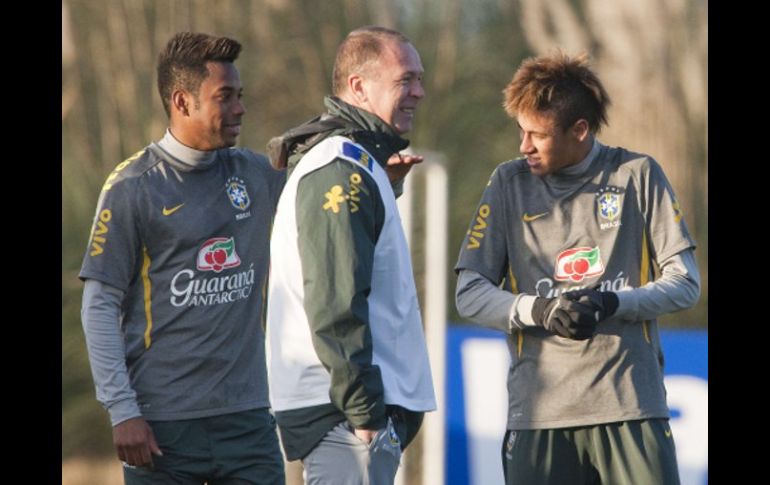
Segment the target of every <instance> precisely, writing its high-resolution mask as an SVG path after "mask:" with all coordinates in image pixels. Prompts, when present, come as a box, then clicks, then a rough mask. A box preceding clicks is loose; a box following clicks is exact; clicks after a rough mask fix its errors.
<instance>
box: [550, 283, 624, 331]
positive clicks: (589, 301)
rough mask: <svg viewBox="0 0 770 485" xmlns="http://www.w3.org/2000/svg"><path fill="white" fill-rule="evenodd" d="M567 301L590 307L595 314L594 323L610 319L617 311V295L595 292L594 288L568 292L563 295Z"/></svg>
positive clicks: (607, 292)
mask: <svg viewBox="0 0 770 485" xmlns="http://www.w3.org/2000/svg"><path fill="white" fill-rule="evenodd" d="M563 296H565V297H566V298H567V299H569V300H571V301H575V302H578V303H582V304H583V305H588V306H590V307H591V308H592V309H593V311H594V314H595V317H594V318H596V322H597V323H598V322H601V321H604V320H606V319H608V318H610V317H611V316H612V315H613V314H614V313H615V311H616V310H617V309H618V303H619V301H618V295H616V294H615V293H613V292H611V291H597V290H596V288H584V289H582V290H575V291H568V292H566V293H564V295H563Z"/></svg>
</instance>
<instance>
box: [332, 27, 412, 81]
mask: <svg viewBox="0 0 770 485" xmlns="http://www.w3.org/2000/svg"><path fill="white" fill-rule="evenodd" d="M389 40H392V41H397V42H403V43H406V44H411V42H410V41H409V39H408V38H407V37H406V36H405V35H404V34H402V33H401V32H398V31H397V30H393V29H389V28H387V27H380V26H377V25H367V26H366V27H361V28H359V29H356V30H354V31H352V32H351V33H349V34H348V36H347V37H345V40H343V41H342V43H341V44H340V46H339V47H338V48H337V57H336V58H335V59H334V73H333V74H332V92H333V93H334V94H335V95H336V96H339V95H341V94H342V93H344V92H345V87H346V86H347V79H348V76H349V75H350V74H352V73H362V72H364V71H366V69H367V68H368V67H369V64H370V63H372V62H374V61H376V60H377V59H379V57H380V55H381V54H382V47H383V44H384V43H385V42H386V41H389Z"/></svg>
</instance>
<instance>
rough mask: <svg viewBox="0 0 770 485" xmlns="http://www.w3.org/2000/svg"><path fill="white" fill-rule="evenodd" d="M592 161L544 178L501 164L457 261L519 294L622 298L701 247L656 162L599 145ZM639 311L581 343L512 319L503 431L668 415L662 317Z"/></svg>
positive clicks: (522, 166) (521, 165)
mask: <svg viewBox="0 0 770 485" xmlns="http://www.w3.org/2000/svg"><path fill="white" fill-rule="evenodd" d="M587 158H588V159H587V160H585V161H584V162H582V163H581V164H579V165H580V166H575V167H570V168H569V169H565V170H562V171H560V172H558V173H556V174H553V175H549V176H546V177H537V176H534V175H533V174H532V173H531V172H530V170H529V168H528V166H527V164H526V160H525V159H518V160H513V161H510V162H506V163H503V164H501V165H500V166H499V167H497V169H496V170H495V172H494V173H493V174H492V176H491V178H490V182H489V185H488V186H487V188H486V190H485V192H484V195H483V196H482V200H481V202H480V204H479V208H478V209H477V212H476V214H475V216H474V219H473V221H472V222H471V225H470V228H469V230H468V234H467V236H466V238H465V240H464V241H463V247H462V249H461V251H460V256H459V261H458V263H457V265H456V267H455V269H456V270H458V271H459V270H471V271H473V272H476V273H478V274H480V275H482V276H483V277H484V278H486V279H487V280H489V281H491V282H492V283H494V284H500V283H502V285H503V289H504V290H506V291H508V292H510V293H512V294H514V295H519V294H526V295H537V296H541V297H553V296H557V295H558V294H560V293H561V292H563V291H568V290H572V289H577V288H584V287H589V286H590V287H593V286H594V285H597V284H598V285H600V289H601V290H602V291H615V292H619V297H620V298H621V300H623V299H624V298H623V296H622V295H623V293H624V292H627V291H630V290H631V289H633V288H640V287H643V286H645V285H646V284H647V283H648V282H650V281H652V279H653V262H657V263H659V264H662V265H665V262H669V261H671V260H672V259H675V256H676V255H678V254H680V253H683V252H685V251H688V250H690V249H692V248H694V246H695V245H694V242H693V241H692V239H691V237H690V235H689V233H688V231H687V228H686V226H685V222H684V219H683V218H682V213H681V210H680V208H679V204H678V203H677V201H676V198H675V197H674V193H673V191H672V189H671V186H670V185H669V183H668V181H667V180H666V178H665V175H664V174H663V171H662V170H661V168H660V166H659V165H658V164H657V162H655V161H654V160H653V159H651V158H650V157H648V156H645V155H642V154H637V153H632V152H628V151H627V150H624V149H622V148H613V147H606V146H603V145H601V144H599V143H598V142H597V143H596V144H595V146H594V150H592V153H591V155H590V156H589V157H587ZM685 254H686V253H685ZM693 276H694V277H695V278H696V279H697V274H695V275H693ZM694 286H695V288H696V291H695V294H696V295H697V282H695V285H694ZM645 291H646V290H645ZM689 301H690V304H691V302H692V301H693V300H692V299H689ZM508 306H509V307H510V306H511V303H510V300H509V303H508ZM515 306H516V305H515V304H514V305H513V307H514V308H515ZM632 314H633V315H635V314H637V312H628V311H626V312H624V313H623V314H620V313H619V314H617V315H615V316H613V317H612V318H610V319H608V320H606V321H604V322H602V323H600V324H599V326H598V327H597V333H596V335H595V336H594V337H593V338H591V339H589V340H584V341H575V340H569V339H565V338H562V337H559V336H556V335H553V334H550V333H549V332H547V331H546V330H545V329H543V328H541V327H535V326H528V325H526V323H527V322H516V319H515V318H514V319H513V320H514V321H513V322H512V323H514V325H513V327H514V329H513V330H514V331H515V333H513V334H512V335H510V336H509V337H508V348H509V351H510V354H511V367H510V369H509V373H508V395H509V411H508V429H514V430H520V429H550V428H562V427H571V426H583V425H592V424H600V423H608V422H617V421H626V420H633V419H645V418H653V417H668V409H667V407H666V399H665V388H664V386H663V354H662V351H661V348H660V342H659V338H658V331H657V323H656V321H655V320H654V319H651V320H642V321H638V320H632V319H629V318H628V317H627V316H628V315H632ZM638 314H643V312H641V311H640V312H638ZM527 319H528V320H531V318H527ZM522 323H524V324H522ZM494 326H495V327H500V324H499V323H497V324H494Z"/></svg>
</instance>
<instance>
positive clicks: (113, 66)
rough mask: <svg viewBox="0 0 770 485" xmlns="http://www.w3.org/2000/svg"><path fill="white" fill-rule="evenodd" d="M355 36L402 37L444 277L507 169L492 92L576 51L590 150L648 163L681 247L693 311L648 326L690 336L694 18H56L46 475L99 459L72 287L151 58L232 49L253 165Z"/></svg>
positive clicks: (661, 7) (702, 167) (417, 13)
mask: <svg viewBox="0 0 770 485" xmlns="http://www.w3.org/2000/svg"><path fill="white" fill-rule="evenodd" d="M367 24H380V25H385V26H389V27H393V28H396V29H398V30H400V31H402V32H404V33H405V34H406V35H407V36H408V37H409V38H410V39H411V40H412V41H413V43H414V45H415V46H416V47H417V50H418V51H419V52H420V54H421V56H422V61H423V64H424V67H425V90H426V92H427V96H426V98H425V99H424V101H423V102H422V104H421V106H420V108H419V110H418V115H417V121H416V127H415V130H414V131H413V132H412V133H411V134H410V139H411V140H412V148H413V149H414V150H415V152H417V153H420V150H426V151H427V150H430V151H436V152H440V153H442V154H443V155H444V157H445V160H446V164H447V168H448V170H449V179H450V204H451V205H450V209H449V223H450V233H449V235H448V241H449V260H448V261H447V262H446V264H447V266H448V267H451V266H453V265H454V263H455V260H456V257H457V251H458V250H459V247H460V243H461V241H462V238H463V235H464V233H465V231H466V229H467V226H468V223H469V221H470V220H471V217H472V215H473V212H474V210H475V208H476V204H477V203H478V200H479V197H480V196H481V193H482V191H483V189H484V187H485V185H486V181H487V179H488V177H489V175H490V173H491V172H492V170H493V169H494V167H495V166H496V165H498V164H499V163H501V162H503V161H505V160H509V159H511V158H514V157H517V156H519V153H518V146H519V139H518V132H517V129H516V125H515V122H513V121H512V120H510V119H508V118H506V116H505V113H504V112H503V110H502V108H501V102H502V95H501V90H502V89H503V87H504V86H505V85H506V83H507V82H508V81H509V80H510V78H511V76H512V75H513V72H514V71H515V69H516V68H517V67H518V65H519V63H520V62H521V61H522V60H523V59H524V58H525V57H528V56H532V55H537V54H542V53H546V52H549V51H551V50H552V49H554V48H557V47H561V48H563V49H564V50H565V51H566V52H568V53H570V54H575V53H578V52H579V51H582V50H585V51H587V52H588V53H589V54H590V56H591V58H592V61H593V65H594V67H595V69H596V71H597V72H598V74H599V76H600V78H601V79H602V80H603V82H604V83H605V87H606V88H607V90H608V91H609V93H610V96H611V97H612V100H613V105H612V107H611V109H610V111H609V120H610V126H609V128H605V129H604V130H603V131H602V132H601V133H600V139H601V140H602V141H603V142H604V143H605V144H609V145H619V146H624V147H626V148H629V149H632V150H636V151H641V152H644V153H648V154H650V155H652V156H653V157H655V158H656V160H658V161H659V162H660V163H661V165H662V166H663V168H664V170H665V171H666V174H667V175H668V177H669V179H670V180H671V182H672V184H673V186H674V189H675V191H676V193H677V195H678V197H679V199H680V202H681V206H682V208H683V210H684V212H685V218H686V220H687V223H688V225H689V227H690V230H691V232H692V233H693V235H694V237H695V238H696V240H697V243H698V250H697V255H698V261H699V264H700V269H701V277H702V283H703V286H702V295H701V299H700V302H699V304H698V305H697V306H696V307H695V308H694V309H692V310H689V311H686V312H680V313H677V314H674V315H671V316H667V317H664V318H663V319H662V321H663V324H664V325H666V326H669V327H698V328H708V314H707V309H708V259H707V258H708V220H707V214H708V199H707V197H708V191H707V183H708V97H707V93H708V76H707V70H708V6H707V3H706V2H705V0H615V1H613V2H607V1H604V0H548V1H547V2H543V1H541V0H390V1H386V0H380V1H369V2H367V1H364V0H324V1H318V0H209V1H205V0H104V1H98V2H97V1H93V0H63V1H62V458H63V459H65V458H68V457H73V456H106V455H109V456H112V453H113V452H112V446H111V436H110V427H109V422H108V418H107V414H106V412H105V411H103V410H102V409H101V407H100V406H99V405H98V404H97V403H96V401H95V399H94V390H93V383H92V380H91V375H90V371H89V368H88V360H87V355H86V349H85V343H84V338H83V335H82V330H81V328H80V315H79V309H80V296H81V290H82V284H81V283H80V281H79V280H78V279H77V272H78V269H79V266H80V263H81V259H82V256H83V254H84V251H85V248H86V243H87V238H88V234H89V230H90V225H91V221H92V219H93V215H94V208H95V204H96V199H97V197H98V194H99V190H100V189H101V185H102V183H103V181H104V179H105V177H106V175H107V174H108V173H109V172H110V171H111V170H112V169H113V168H114V167H115V165H117V164H118V163H120V162H121V161H122V160H124V159H125V158H127V157H128V156H129V155H131V154H133V153H134V152H136V151H137V150H139V149H141V148H142V147H144V146H145V145H146V144H147V143H148V142H149V141H152V140H157V139H159V138H160V137H162V135H163V133H164V129H165V126H166V117H165V114H164V112H163V108H162V106H161V103H160V100H159V98H158V95H157V91H156V87H155V82H156V80H155V61H156V57H157V54H158V52H159V50H160V49H161V48H162V46H163V45H164V44H165V43H166V41H167V40H168V39H169V37H170V36H171V35H172V34H174V33H175V32H178V31H183V30H194V31H203V32H208V33H213V34H218V35H228V36H232V37H234V38H236V39H238V40H239V41H240V42H241V43H242V44H243V51H242V54H241V57H240V58H239V60H238V61H237V66H238V68H239V70H240V73H241V80H242V82H243V85H244V100H245V104H246V107H247V113H246V115H245V117H244V124H243V126H244V129H243V131H242V135H241V139H240V144H241V145H243V146H247V147H250V148H252V149H254V150H255V151H261V152H264V150H265V149H264V147H265V144H266V143H267V141H268V140H269V139H270V137H272V136H274V135H276V134H279V133H280V132H282V131H284V130H285V129H286V128H289V127H292V126H295V125H296V124H298V123H300V122H302V121H305V120H306V119H308V118H310V117H313V116H315V115H317V114H318V113H319V112H320V110H321V108H322V102H321V100H322V97H323V95H324V94H326V93H327V92H328V91H329V90H330V81H329V79H330V75H331V68H332V63H333V60H334V55H335V51H336V47H337V45H338V43H339V42H340V41H341V40H342V39H343V38H344V36H345V35H346V33H347V32H349V31H350V30H352V29H354V28H356V27H359V26H362V25H367ZM415 172H418V173H419V168H418V169H416V170H415ZM415 190H416V191H421V190H422V189H421V186H419V185H415ZM416 197H417V199H416V200H419V199H420V197H421V195H420V194H417V193H416ZM418 205H419V204H418ZM420 217H421V216H416V222H415V233H416V234H417V235H419V233H420V229H421V225H420V222H419V220H417V219H419V218H420ZM419 259H420V258H419V257H415V263H416V264H415V270H416V272H419V271H420V263H419V262H418V261H419ZM420 282H421V278H420V277H419V276H418V283H420ZM454 286H455V277H454V274H453V273H452V272H450V278H449V280H448V281H447V282H446V292H447V296H448V299H447V301H448V308H447V311H448V315H449V318H450V320H454V321H459V317H458V316H457V313H456V310H455V308H454V304H453V303H454V297H453V295H454Z"/></svg>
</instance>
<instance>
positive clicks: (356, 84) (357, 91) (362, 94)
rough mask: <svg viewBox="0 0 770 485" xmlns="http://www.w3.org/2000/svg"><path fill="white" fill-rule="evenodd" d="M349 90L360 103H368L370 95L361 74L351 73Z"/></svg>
mask: <svg viewBox="0 0 770 485" xmlns="http://www.w3.org/2000/svg"><path fill="white" fill-rule="evenodd" d="M348 91H349V92H350V95H351V96H352V97H353V99H355V100H356V101H357V102H358V103H359V104H363V103H366V102H367V101H368V99H369V96H368V95H367V93H366V86H365V80H364V78H363V77H361V75H360V74H351V75H349V76H348Z"/></svg>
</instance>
